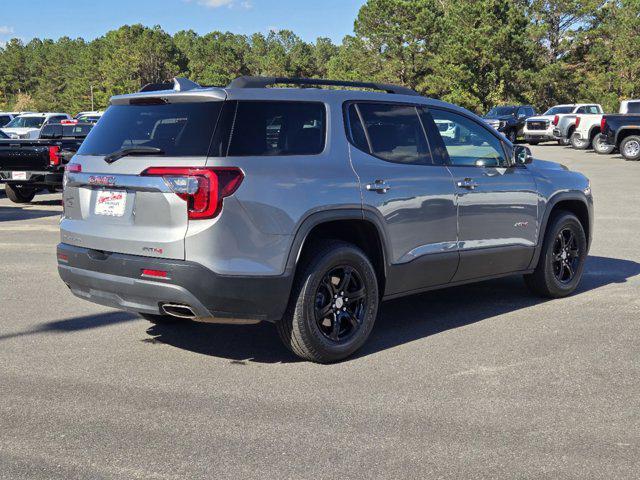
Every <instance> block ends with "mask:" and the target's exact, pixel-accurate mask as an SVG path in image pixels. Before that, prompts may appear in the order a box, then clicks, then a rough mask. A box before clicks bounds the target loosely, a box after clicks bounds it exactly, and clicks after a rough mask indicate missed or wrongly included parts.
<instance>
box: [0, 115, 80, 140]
mask: <svg viewBox="0 0 640 480" xmlns="http://www.w3.org/2000/svg"><path fill="white" fill-rule="evenodd" d="M70 119H71V116H70V115H69V114H67V113H52V112H49V113H25V114H24V115H19V116H17V117H15V118H14V119H13V120H11V121H10V122H9V123H8V124H7V125H6V126H4V127H3V128H2V131H3V132H4V133H6V134H7V135H8V136H9V138H15V139H29V140H33V139H36V138H38V137H39V136H40V130H42V127H44V126H45V125H46V124H48V123H57V122H60V121H62V120H70Z"/></svg>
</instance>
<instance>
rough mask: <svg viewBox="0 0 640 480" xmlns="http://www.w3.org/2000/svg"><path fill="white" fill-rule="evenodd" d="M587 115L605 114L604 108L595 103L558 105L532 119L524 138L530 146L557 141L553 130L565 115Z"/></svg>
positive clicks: (527, 124)
mask: <svg viewBox="0 0 640 480" xmlns="http://www.w3.org/2000/svg"><path fill="white" fill-rule="evenodd" d="M581 113H582V114H586V113H603V110H602V106H600V105H597V104H593V103H577V104H569V105H556V106H555V107H551V108H550V109H549V110H547V111H546V112H544V114H542V115H539V116H537V117H530V118H528V119H527V121H526V122H525V124H524V138H525V140H526V142H527V143H529V145H537V144H538V143H540V142H549V141H557V140H558V139H557V138H556V137H555V135H554V134H553V130H554V129H555V127H556V125H558V122H559V121H560V119H561V118H562V117H563V116H565V115H576V114H581Z"/></svg>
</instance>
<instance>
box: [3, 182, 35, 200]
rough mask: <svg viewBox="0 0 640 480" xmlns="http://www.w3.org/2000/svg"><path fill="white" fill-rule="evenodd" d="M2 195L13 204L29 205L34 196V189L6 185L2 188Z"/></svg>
mask: <svg viewBox="0 0 640 480" xmlns="http://www.w3.org/2000/svg"><path fill="white" fill-rule="evenodd" d="M4 193H6V194H7V198H8V199H9V200H11V201H12V202H13V203H29V202H30V201H31V200H33V197H35V196H36V189H35V188H33V187H23V186H19V185H13V184H11V183H7V184H6V185H5V186H4Z"/></svg>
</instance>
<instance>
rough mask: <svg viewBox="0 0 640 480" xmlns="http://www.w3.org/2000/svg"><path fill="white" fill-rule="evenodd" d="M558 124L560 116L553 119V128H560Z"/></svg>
mask: <svg viewBox="0 0 640 480" xmlns="http://www.w3.org/2000/svg"><path fill="white" fill-rule="evenodd" d="M558 122H560V117H559V116H558V115H556V116H555V117H553V126H554V127H557V126H558Z"/></svg>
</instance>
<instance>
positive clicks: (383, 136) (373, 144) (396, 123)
mask: <svg viewBox="0 0 640 480" xmlns="http://www.w3.org/2000/svg"><path fill="white" fill-rule="evenodd" d="M351 107H355V110H356V113H357V112H359V118H358V121H357V122H355V123H354V120H355V119H354V118H353V117H354V113H353V110H351ZM351 107H350V108H349V118H350V122H351V135H352V142H353V143H354V145H355V146H356V147H358V148H359V149H361V150H365V151H367V152H368V153H370V154H372V155H374V156H376V157H378V158H381V159H382V160H386V161H389V162H395V163H406V164H418V165H432V164H433V161H432V159H431V152H430V150H429V144H428V143H427V138H426V136H425V132H424V127H423V126H422V122H421V121H420V117H419V116H418V110H417V108H416V107H415V106H413V105H394V104H387V103H358V104H356V105H353V106H351ZM360 119H362V122H364V133H365V136H366V137H365V138H366V140H367V145H366V149H365V148H363V146H364V145H363V144H362V143H363V142H362V136H361V134H360V133H359V129H360V128H361V126H358V124H359V123H360Z"/></svg>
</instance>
